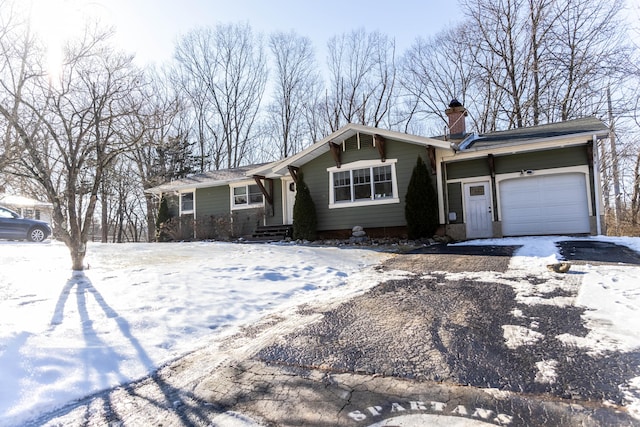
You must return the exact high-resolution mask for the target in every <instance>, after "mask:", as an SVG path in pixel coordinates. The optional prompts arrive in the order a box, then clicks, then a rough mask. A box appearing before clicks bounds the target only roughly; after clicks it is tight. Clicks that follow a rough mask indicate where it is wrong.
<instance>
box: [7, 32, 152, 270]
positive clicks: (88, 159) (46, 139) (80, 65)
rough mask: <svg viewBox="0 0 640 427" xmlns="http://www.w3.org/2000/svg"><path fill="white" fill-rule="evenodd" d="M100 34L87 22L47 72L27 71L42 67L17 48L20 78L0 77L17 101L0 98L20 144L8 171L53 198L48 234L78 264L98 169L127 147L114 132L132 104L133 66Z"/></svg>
mask: <svg viewBox="0 0 640 427" xmlns="http://www.w3.org/2000/svg"><path fill="white" fill-rule="evenodd" d="M108 38H109V33H108V32H104V31H101V30H99V29H97V28H96V27H87V28H86V31H85V33H84V35H83V37H81V38H80V39H78V40H76V41H74V42H73V43H69V44H68V45H67V47H66V49H65V63H64V66H63V69H62V73H61V74H60V77H59V79H55V80H53V79H52V78H51V77H52V76H50V75H47V74H46V73H45V72H44V70H43V71H40V72H38V73H33V72H32V71H31V70H42V69H41V68H39V67H38V62H37V60H36V59H37V58H33V57H30V56H29V53H30V52H29V49H25V50H23V55H22V56H21V58H23V60H22V65H23V66H22V67H21V68H20V72H14V73H12V76H13V81H17V82H20V84H19V85H15V84H11V83H10V82H9V81H7V80H5V79H3V80H2V81H1V82H0V83H1V84H2V87H3V89H4V90H5V91H6V92H7V93H8V94H10V96H9V99H12V100H14V101H15V102H17V103H18V105H19V108H18V109H17V110H16V109H15V108H14V105H15V104H6V103H5V102H2V103H0V114H1V115H3V116H4V118H5V119H6V120H7V121H8V122H9V123H10V124H11V126H12V127H13V129H14V130H15V131H16V133H17V134H18V135H19V137H20V139H21V142H22V144H23V148H24V154H23V156H22V157H21V159H20V164H19V165H18V167H17V168H16V169H15V170H14V171H13V173H15V174H18V175H21V176H24V177H25V178H28V179H33V180H35V181H37V182H38V183H39V184H40V186H41V187H42V188H43V190H44V192H45V193H46V195H47V197H48V199H49V201H50V202H52V203H53V222H54V227H55V234H56V236H57V237H58V238H59V239H61V240H62V241H63V242H64V243H65V244H66V245H67V247H68V248H69V250H70V254H71V261H72V268H73V269H74V270H82V269H83V268H84V265H83V262H84V257H85V254H86V243H87V241H88V238H89V235H90V232H91V228H92V222H93V214H94V211H95V208H96V203H97V201H98V194H99V191H100V185H101V183H102V179H103V174H104V172H105V170H106V168H107V167H108V166H109V165H110V164H111V162H113V160H114V159H115V158H116V157H117V156H118V155H119V154H120V153H122V152H123V151H124V150H126V149H128V141H124V140H123V139H122V138H121V135H119V133H118V132H119V130H120V128H121V127H120V124H121V120H122V118H123V117H126V116H127V115H129V114H131V111H132V109H134V108H135V107H136V106H135V105H134V106H132V105H131V97H130V95H131V93H133V92H135V90H136V87H137V85H138V83H139V74H138V72H137V70H135V69H134V68H133V67H132V65H131V62H132V58H131V57H127V56H123V55H121V54H119V53H117V52H114V51H113V50H112V49H111V48H110V47H109V45H108ZM2 42H4V40H3V41H2ZM25 46H26V47H28V45H25ZM3 51H4V50H3Z"/></svg>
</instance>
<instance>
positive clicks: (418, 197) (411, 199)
mask: <svg viewBox="0 0 640 427" xmlns="http://www.w3.org/2000/svg"><path fill="white" fill-rule="evenodd" d="M404 216H405V219H406V221H407V231H408V233H409V238H410V239H419V238H421V237H432V236H433V234H434V233H435V232H436V229H437V228H438V225H439V219H438V196H437V194H436V190H435V188H433V185H432V184H431V173H430V172H429V171H428V170H427V166H426V165H425V164H424V162H423V161H422V157H420V156H418V160H417V162H416V166H415V167H414V168H413V173H412V174H411V180H410V181H409V187H408V188H407V195H406V198H405V207H404Z"/></svg>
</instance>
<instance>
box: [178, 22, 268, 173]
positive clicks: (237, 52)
mask: <svg viewBox="0 0 640 427" xmlns="http://www.w3.org/2000/svg"><path fill="white" fill-rule="evenodd" d="M175 58H176V60H177V62H178V65H179V68H180V71H181V76H182V82H183V84H182V87H183V88H188V89H189V90H186V91H185V93H186V94H187V96H190V95H193V94H194V91H200V92H199V93H200V95H202V97H201V98H199V99H198V100H197V102H195V101H194V97H193V96H191V98H190V99H191V100H192V101H194V102H195V103H196V106H197V108H199V109H201V110H202V112H199V113H198V114H201V116H202V117H201V120H203V122H202V126H203V127H202V129H204V126H207V127H208V128H209V129H210V133H209V135H208V137H209V138H211V141H212V143H213V144H214V148H215V149H216V150H220V152H219V153H220V162H219V163H217V164H215V166H216V167H219V166H220V165H221V164H222V163H226V167H228V168H232V167H237V166H239V165H240V164H242V163H243V160H244V158H245V157H246V156H247V155H248V153H249V152H250V150H251V149H252V146H251V144H252V143H253V142H254V141H255V135H254V131H255V124H256V120H257V117H258V113H259V111H260V103H261V100H262V96H263V95H264V90H265V86H266V81H267V69H266V59H265V55H264V52H263V48H262V45H261V44H260V40H259V38H257V37H255V36H254V35H253V32H252V30H251V27H250V26H249V25H248V24H235V25H233V24H229V25H218V26H216V27H215V29H213V30H211V29H200V30H194V31H191V32H190V33H188V34H187V35H186V36H185V37H184V38H182V40H180V42H179V43H178V44H177V46H176V51H175ZM208 113H210V114H208ZM203 154H204V153H203Z"/></svg>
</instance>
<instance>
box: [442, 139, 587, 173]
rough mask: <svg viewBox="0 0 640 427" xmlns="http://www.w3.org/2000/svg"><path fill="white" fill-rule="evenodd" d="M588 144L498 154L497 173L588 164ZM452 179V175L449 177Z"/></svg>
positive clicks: (496, 158) (496, 159) (496, 161)
mask: <svg viewBox="0 0 640 427" xmlns="http://www.w3.org/2000/svg"><path fill="white" fill-rule="evenodd" d="M588 162H589V159H588V157H587V149H586V146H584V145H582V146H578V147H566V148H558V149H554V150H544V151H534V152H530V153H520V154H511V155H509V156H496V157H495V168H496V173H497V174H501V173H513V172H520V171H521V170H523V169H524V170H529V169H531V170H539V169H553V168H565V167H571V166H581V165H586V164H588ZM449 178H450V179H451V177H449Z"/></svg>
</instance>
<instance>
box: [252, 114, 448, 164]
mask: <svg viewBox="0 0 640 427" xmlns="http://www.w3.org/2000/svg"><path fill="white" fill-rule="evenodd" d="M357 134H366V135H380V136H382V137H384V138H385V139H392V140H395V141H401V142H406V143H409V144H416V145H422V146H425V147H426V146H428V145H432V146H434V147H438V148H446V149H448V150H451V142H450V141H443V140H441V139H435V138H427V137H424V136H418V135H410V134H407V133H402V132H396V131H392V130H385V129H381V128H376V127H371V126H365V125H359V124H355V123H349V124H347V125H345V126H343V127H341V128H340V129H338V130H337V131H335V132H333V133H332V134H331V135H329V136H327V137H325V138H323V139H321V140H320V141H318V142H316V143H315V144H313V145H311V146H309V147H307V148H306V149H304V150H302V151H301V152H299V153H297V154H295V155H293V156H291V157H288V158H286V159H283V160H279V161H277V162H273V163H269V164H267V165H264V166H262V167H258V168H255V169H253V170H251V171H249V174H250V175H262V176H267V177H274V176H281V175H285V174H286V173H287V170H288V169H287V168H288V167H289V166H295V167H299V166H302V165H304V164H305V163H308V162H310V161H311V160H313V159H315V158H317V157H319V156H321V155H322V154H325V153H327V152H328V151H329V144H328V143H329V142H335V143H336V144H341V143H342V142H344V141H345V140H347V139H349V138H351V137H352V136H354V135H357Z"/></svg>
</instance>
